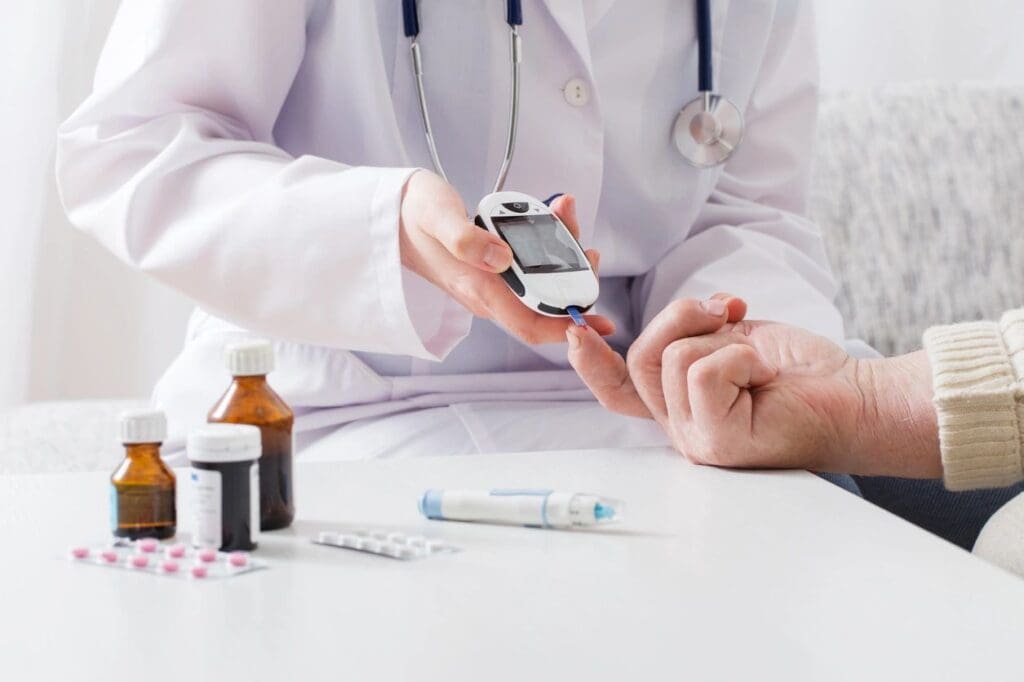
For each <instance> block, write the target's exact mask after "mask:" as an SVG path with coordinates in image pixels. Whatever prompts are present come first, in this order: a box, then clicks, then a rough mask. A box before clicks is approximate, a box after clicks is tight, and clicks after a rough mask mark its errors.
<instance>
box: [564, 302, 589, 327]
mask: <svg viewBox="0 0 1024 682" xmlns="http://www.w3.org/2000/svg"><path fill="white" fill-rule="evenodd" d="M565 312H567V313H569V317H571V318H572V321H573V322H575V323H576V326H577V327H586V326H587V321H586V320H585V319H583V313H581V312H580V309H579V308H577V307H576V306H572V305H571V306H569V307H568V308H566V309H565Z"/></svg>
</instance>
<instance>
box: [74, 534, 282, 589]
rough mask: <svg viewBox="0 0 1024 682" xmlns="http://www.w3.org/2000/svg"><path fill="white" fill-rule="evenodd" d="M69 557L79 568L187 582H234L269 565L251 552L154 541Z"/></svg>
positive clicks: (81, 550) (83, 548)
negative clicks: (237, 578)
mask: <svg viewBox="0 0 1024 682" xmlns="http://www.w3.org/2000/svg"><path fill="white" fill-rule="evenodd" d="M67 556H68V558H69V559H70V560H71V561H73V562H75V563H77V564H83V565H88V566H104V567H106V568H115V569H120V570H124V571H134V572H136V573H148V574H150V575H159V576H164V577H167V578H179V579H186V580H216V579H218V578H234V577H235V576H238V575H242V574H243V573H249V572H250V571H255V570H258V569H261V568H266V563H264V562H262V561H260V560H258V559H253V558H252V557H251V556H250V555H249V553H248V552H218V551H217V550H216V549H212V548H194V547H188V546H186V545H184V544H182V543H161V542H159V541H158V540H154V539H153V538H143V539H141V540H134V541H133V540H116V541H114V542H112V543H108V544H105V545H99V546H88V545H77V546H75V547H72V548H70V549H69V550H68V553H67Z"/></svg>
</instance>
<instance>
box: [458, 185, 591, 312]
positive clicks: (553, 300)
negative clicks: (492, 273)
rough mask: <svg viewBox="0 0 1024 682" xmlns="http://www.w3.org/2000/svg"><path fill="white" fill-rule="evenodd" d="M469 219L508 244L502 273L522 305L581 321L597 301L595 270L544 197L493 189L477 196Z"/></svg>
mask: <svg viewBox="0 0 1024 682" xmlns="http://www.w3.org/2000/svg"><path fill="white" fill-rule="evenodd" d="M474 222H475V223H476V225H477V226H478V227H481V228H483V229H485V230H487V231H488V232H492V233H494V234H496V235H497V236H498V237H500V238H501V239H502V240H504V242H505V243H506V244H508V245H509V247H510V248H511V249H512V256H513V258H512V265H511V266H509V268H508V270H506V271H505V272H503V273H501V277H502V279H504V280H505V283H506V284H508V288H509V289H511V290H512V291H513V293H515V295H516V296H518V297H519V300H520V301H522V302H523V304H524V305H526V306H527V307H529V308H531V309H533V310H536V311H537V312H538V313H540V314H542V315H548V316H550V317H571V318H572V319H573V320H574V321H575V322H576V323H577V324H585V323H584V322H583V317H582V313H584V312H586V311H587V310H589V309H590V307H591V306H593V305H594V302H595V301H597V294H598V282H597V275H596V274H595V273H594V270H593V269H592V268H591V267H590V261H588V260H587V256H586V254H584V253H583V249H582V248H580V245H579V242H577V241H576V238H575V237H573V236H572V233H571V232H569V228H567V227H566V226H565V225H564V224H563V223H562V221H561V220H559V219H558V217H557V216H556V215H555V214H554V213H552V212H551V209H550V208H548V207H547V206H546V205H545V204H544V202H542V201H540V200H539V199H535V198H534V197H531V196H530V195H528V194H523V193H522V192H495V193H494V194H489V195H487V196H486V197H484V198H483V199H482V200H481V201H480V204H479V205H478V206H477V215H476V218H475V219H474Z"/></svg>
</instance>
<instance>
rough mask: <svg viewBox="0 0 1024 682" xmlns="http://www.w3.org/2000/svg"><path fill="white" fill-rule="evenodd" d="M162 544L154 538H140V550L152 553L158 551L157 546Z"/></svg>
mask: <svg viewBox="0 0 1024 682" xmlns="http://www.w3.org/2000/svg"><path fill="white" fill-rule="evenodd" d="M159 546H160V543H159V542H157V541H156V540H154V539H153V538H144V539H142V540H139V545H138V547H139V551H140V552H146V553H147V554H151V553H153V552H155V551H156V548H157V547H159Z"/></svg>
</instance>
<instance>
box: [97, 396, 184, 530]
mask: <svg viewBox="0 0 1024 682" xmlns="http://www.w3.org/2000/svg"><path fill="white" fill-rule="evenodd" d="M166 437H167V418H166V417H165V416H164V413H163V412H160V411H158V410H131V411H128V412H125V413H123V414H122V415H121V442H122V443H124V447H125V457H124V460H123V461H122V462H121V464H120V465H119V466H118V467H117V469H116V470H115V471H114V473H113V474H112V475H111V477H110V483H111V487H110V525H111V530H113V533H114V535H115V536H117V537H120V538H130V539H133V540H135V539H138V538H158V539H160V540H163V539H166V538H171V537H174V532H175V527H176V525H177V515H176V513H175V507H174V487H175V486H174V473H173V472H172V471H171V470H170V469H168V468H167V465H166V464H164V462H163V460H162V459H160V444H161V443H163V441H164V438H166Z"/></svg>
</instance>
